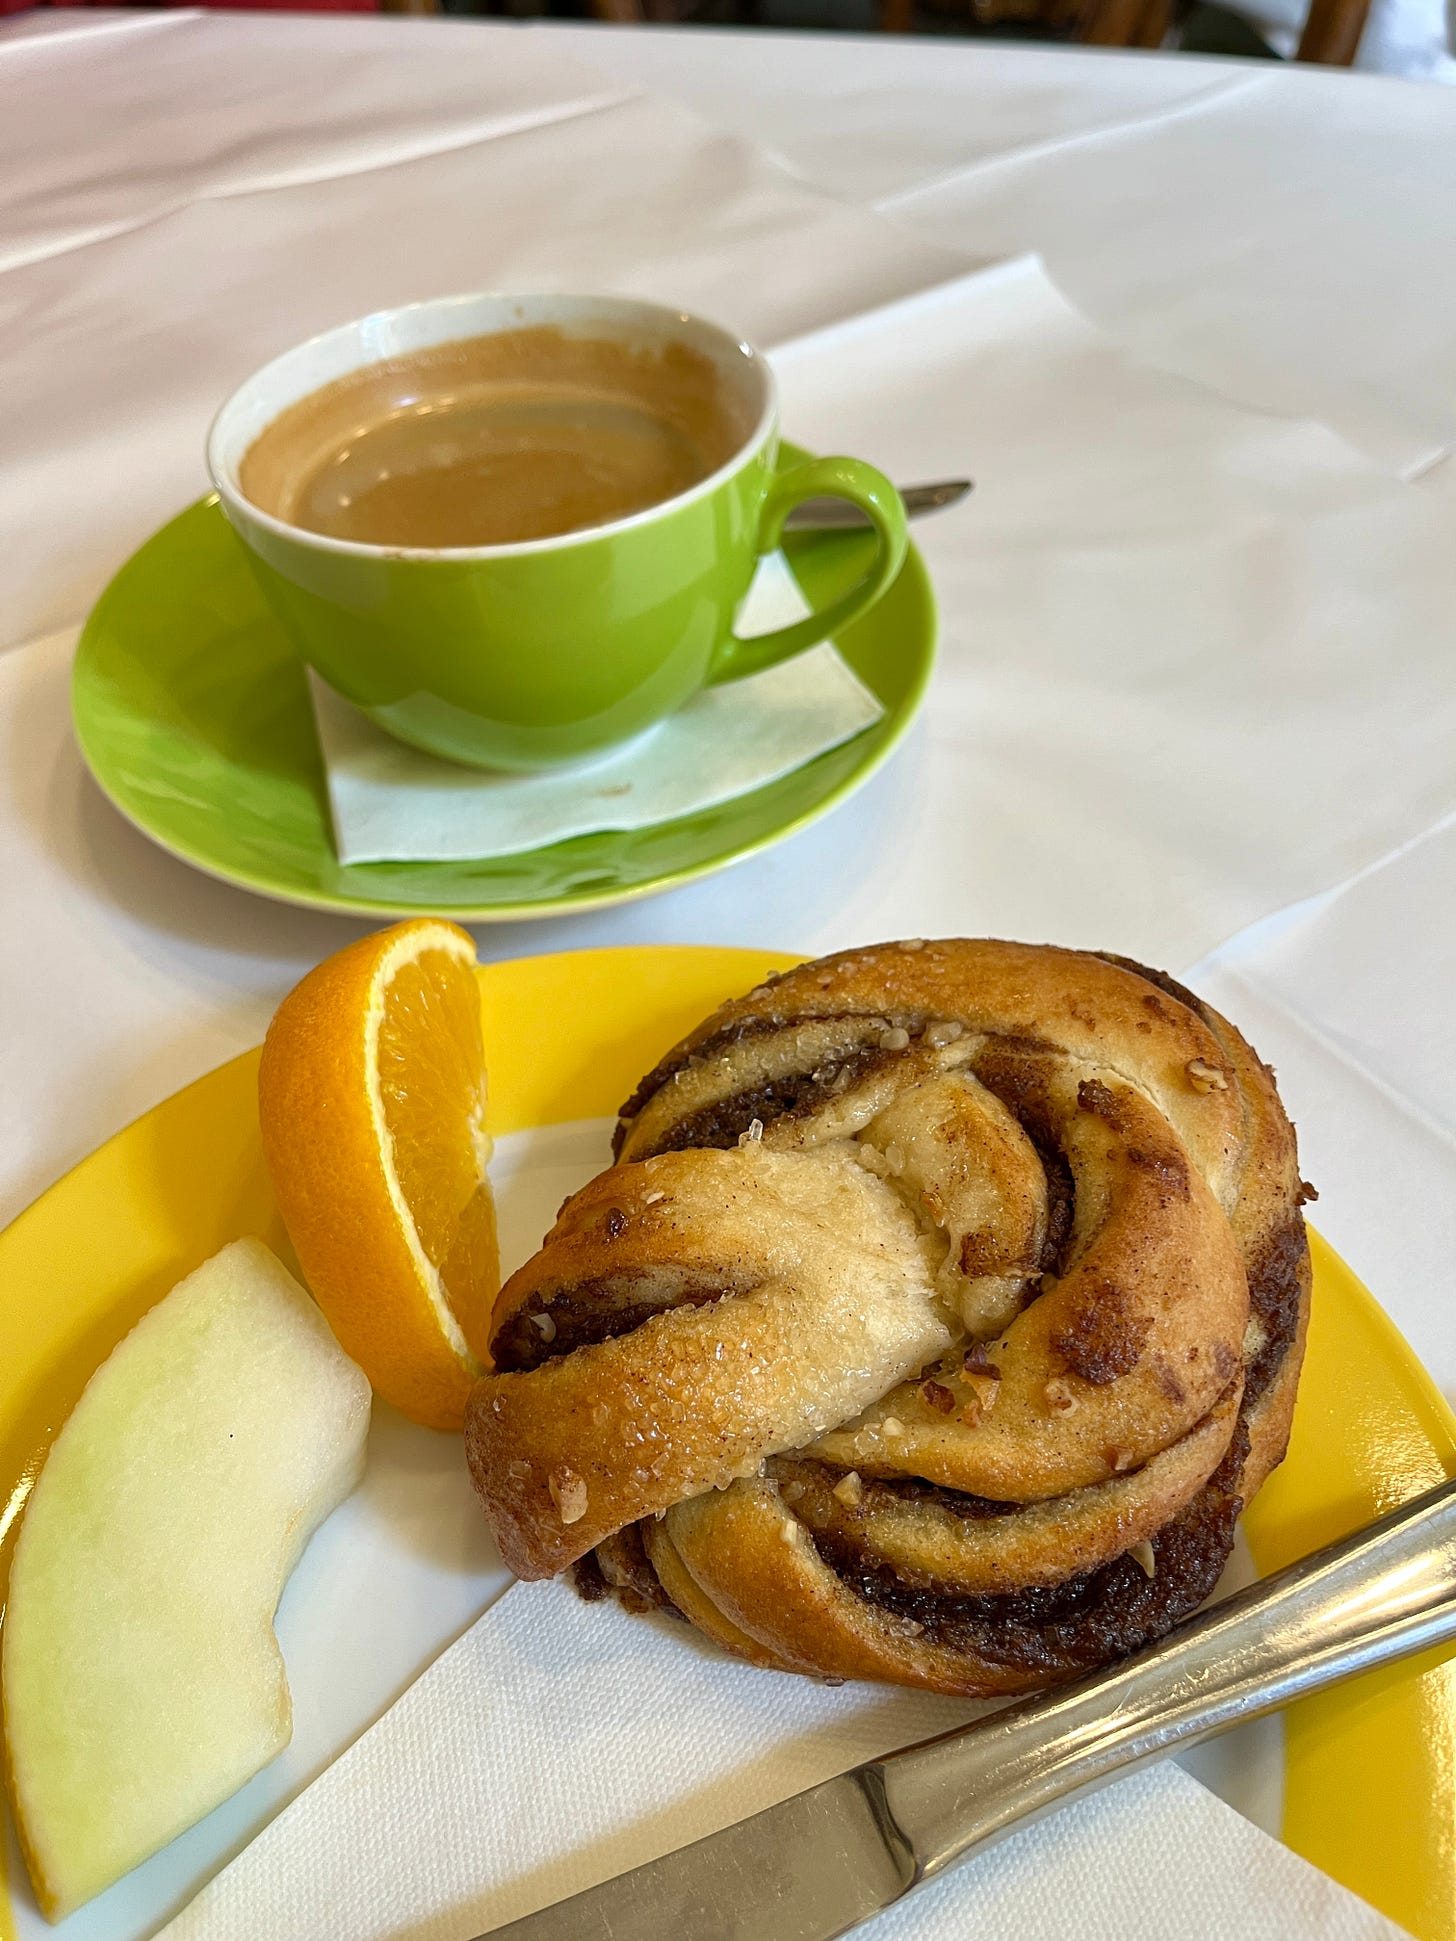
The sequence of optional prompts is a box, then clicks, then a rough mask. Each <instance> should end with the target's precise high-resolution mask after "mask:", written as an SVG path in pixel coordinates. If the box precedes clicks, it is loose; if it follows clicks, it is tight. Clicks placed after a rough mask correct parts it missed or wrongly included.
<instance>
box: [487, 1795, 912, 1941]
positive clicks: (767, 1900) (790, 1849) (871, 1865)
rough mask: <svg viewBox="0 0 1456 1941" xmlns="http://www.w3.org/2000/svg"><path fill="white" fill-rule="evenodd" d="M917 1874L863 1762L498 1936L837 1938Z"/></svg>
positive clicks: (613, 1940) (495, 1940)
mask: <svg viewBox="0 0 1456 1941" xmlns="http://www.w3.org/2000/svg"><path fill="white" fill-rule="evenodd" d="M914 1876H915V1860H914V1856H913V1854H912V1853H911V1852H910V1849H909V1847H908V1845H907V1844H906V1842H905V1840H904V1839H903V1837H902V1836H901V1835H900V1833H899V1831H898V1829H897V1828H896V1827H895V1826H894V1824H893V1822H892V1821H891V1820H889V1819H888V1818H887V1816H886V1815H885V1812H884V1802H883V1799H882V1798H881V1797H879V1796H878V1788H877V1785H876V1782H875V1778H874V1776H873V1769H871V1768H868V1767H862V1768H859V1769H857V1770H855V1771H854V1772H848V1773H841V1774H840V1775H839V1776H838V1778H836V1779H827V1780H825V1781H824V1783H823V1784H822V1785H819V1786H812V1787H810V1789H809V1790H808V1792H805V1793H796V1794H794V1796H793V1797H792V1798H791V1799H786V1800H784V1801H782V1802H781V1804H779V1805H778V1806H770V1807H768V1808H766V1809H765V1811H764V1812H762V1813H755V1814H754V1815H753V1817H752V1818H751V1819H747V1820H739V1821H738V1822H737V1824H736V1825H734V1826H729V1827H725V1828H724V1829H723V1831H722V1832H721V1833H713V1834H710V1835H709V1836H708V1837H707V1838H706V1839H704V1840H697V1841H695V1842H694V1843H693V1845H691V1846H688V1847H679V1848H678V1850H677V1852H676V1853H669V1854H664V1855H663V1857H662V1859H660V1860H654V1861H653V1862H652V1863H651V1864H650V1865H649V1866H646V1867H637V1868H634V1869H633V1871H632V1872H631V1873H626V1874H619V1875H618V1876H617V1878H616V1879H615V1880H608V1881H605V1882H603V1884H602V1885H601V1886H600V1887H591V1888H588V1889H587V1891H586V1892H585V1893H584V1894H574V1895H573V1896H572V1897H571V1899H570V1900H565V1901H558V1902H557V1903H556V1905H555V1906H554V1907H547V1908H543V1909H542V1910H541V1911H540V1912H539V1913H537V1914H528V1915H526V1916H525V1918H524V1919H523V1920H519V1921H512V1922H510V1923H509V1924H508V1925H507V1926H505V1927H503V1928H498V1929H496V1930H495V1933H494V1936H493V1937H492V1941H504V1937H506V1936H509V1937H510V1941H566V1937H567V1936H570V1937H571V1941H645V1938H646V1937H647V1936H654V1937H655V1936H662V1937H664V1941H666V1937H668V1936H671V1937H672V1941H689V1938H690V1941H827V1937H828V1936H830V1935H837V1934H847V1933H848V1932H849V1930H850V1929H851V1928H853V1927H857V1926H858V1925H859V1923H860V1922H861V1921H867V1920H868V1919H869V1917H870V1916H871V1915H872V1914H878V1913H879V1912H880V1911H881V1909H882V1908H886V1907H889V1906H890V1905H891V1903H892V1902H894V1901H897V1900H898V1899H899V1898H900V1896H901V1895H902V1894H903V1893H904V1892H905V1891H906V1889H907V1888H908V1887H909V1885H910V1883H911V1881H912V1880H913V1879H914Z"/></svg>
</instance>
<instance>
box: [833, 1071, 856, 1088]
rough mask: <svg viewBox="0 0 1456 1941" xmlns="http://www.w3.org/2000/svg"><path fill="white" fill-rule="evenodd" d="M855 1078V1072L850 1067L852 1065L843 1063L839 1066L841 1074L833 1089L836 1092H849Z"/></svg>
mask: <svg viewBox="0 0 1456 1941" xmlns="http://www.w3.org/2000/svg"><path fill="white" fill-rule="evenodd" d="M853 1078H854V1073H853V1071H852V1070H851V1069H850V1067H849V1066H848V1065H841V1066H840V1068H839V1074H838V1076H837V1077H836V1079H835V1081H834V1084H833V1086H832V1087H831V1090H833V1091H835V1092H847V1091H848V1090H849V1087H850V1084H851V1082H852V1080H853Z"/></svg>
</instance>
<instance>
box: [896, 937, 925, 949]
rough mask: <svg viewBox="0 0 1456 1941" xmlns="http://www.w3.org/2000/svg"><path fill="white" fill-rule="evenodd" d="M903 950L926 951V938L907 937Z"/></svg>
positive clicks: (903, 943) (901, 946)
mask: <svg viewBox="0 0 1456 1941" xmlns="http://www.w3.org/2000/svg"><path fill="white" fill-rule="evenodd" d="M900 948H901V950H924V948H925V939H924V937H906V938H905V940H904V941H903V942H902V943H901V945H900Z"/></svg>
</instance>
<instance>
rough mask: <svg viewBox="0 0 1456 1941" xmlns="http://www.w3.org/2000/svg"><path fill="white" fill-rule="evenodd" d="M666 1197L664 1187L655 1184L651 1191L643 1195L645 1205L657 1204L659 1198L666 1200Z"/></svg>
mask: <svg viewBox="0 0 1456 1941" xmlns="http://www.w3.org/2000/svg"><path fill="white" fill-rule="evenodd" d="M666 1198H667V1195H666V1193H664V1192H663V1190H662V1188H661V1187H660V1186H654V1187H653V1189H652V1191H651V1192H650V1193H644V1194H643V1195H642V1204H643V1205H644V1206H656V1205H657V1202H658V1201H659V1200H665V1199H666Z"/></svg>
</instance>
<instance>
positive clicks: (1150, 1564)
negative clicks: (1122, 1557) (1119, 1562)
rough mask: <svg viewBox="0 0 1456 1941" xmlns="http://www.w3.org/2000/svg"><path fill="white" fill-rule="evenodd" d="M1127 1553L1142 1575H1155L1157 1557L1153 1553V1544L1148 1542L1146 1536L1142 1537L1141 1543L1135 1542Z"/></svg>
mask: <svg viewBox="0 0 1456 1941" xmlns="http://www.w3.org/2000/svg"><path fill="white" fill-rule="evenodd" d="M1127 1554H1128V1556H1129V1557H1131V1558H1132V1560H1133V1562H1134V1563H1135V1564H1136V1565H1137V1567H1138V1569H1139V1570H1140V1571H1141V1572H1142V1574H1143V1576H1144V1577H1156V1576H1157V1574H1158V1559H1157V1556H1156V1555H1155V1554H1154V1551H1153V1546H1152V1545H1151V1544H1150V1543H1149V1542H1148V1540H1147V1538H1146V1537H1144V1538H1143V1540H1142V1542H1141V1543H1135V1544H1134V1545H1133V1547H1132V1549H1131V1550H1129V1551H1128V1553H1127Z"/></svg>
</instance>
